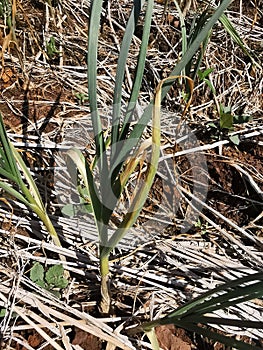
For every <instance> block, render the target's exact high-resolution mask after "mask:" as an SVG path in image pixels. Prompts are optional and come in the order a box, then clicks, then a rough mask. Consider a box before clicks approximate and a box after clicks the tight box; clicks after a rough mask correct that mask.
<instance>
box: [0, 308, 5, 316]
mask: <svg viewBox="0 0 263 350" xmlns="http://www.w3.org/2000/svg"><path fill="white" fill-rule="evenodd" d="M5 314H6V309H0V317H4V316H5Z"/></svg>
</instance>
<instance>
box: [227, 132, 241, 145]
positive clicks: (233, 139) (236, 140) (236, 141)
mask: <svg viewBox="0 0 263 350" xmlns="http://www.w3.org/2000/svg"><path fill="white" fill-rule="evenodd" d="M229 140H230V141H231V142H232V143H233V144H234V145H236V146H238V145H239V143H240V139H239V136H238V135H229Z"/></svg>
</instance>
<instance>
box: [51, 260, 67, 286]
mask: <svg viewBox="0 0 263 350" xmlns="http://www.w3.org/2000/svg"><path fill="white" fill-rule="evenodd" d="M63 274H64V268H63V266H62V265H61V264H60V265H54V266H51V267H50V268H49V269H48V270H47V272H46V275H45V280H46V282H47V284H48V285H49V288H50V287H51V286H54V287H55V288H56V287H57V288H66V287H67V285H68V281H67V280H66V279H65V278H64V277H63Z"/></svg>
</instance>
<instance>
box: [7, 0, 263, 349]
mask: <svg viewBox="0 0 263 350" xmlns="http://www.w3.org/2000/svg"><path fill="white" fill-rule="evenodd" d="M48 3H49V2H48V1H47V2H45V1H33V0H25V1H23V2H18V1H17V4H16V5H17V9H16V29H15V35H16V42H15V43H14V42H13V41H10V42H8V41H7V37H6V36H7V34H8V31H6V26H5V23H4V20H3V18H2V19H1V29H2V34H1V37H0V42H1V45H2V47H6V50H5V51H4V52H3V53H2V64H3V66H2V69H3V71H2V77H1V81H0V84H1V97H0V98H1V99H0V105H1V113H2V114H3V116H4V120H5V123H6V126H7V129H8V134H9V136H10V139H11V140H12V142H13V143H14V144H15V146H16V147H18V148H19V150H21V152H22V154H23V156H24V159H25V160H26V162H27V164H28V166H29V167H30V169H31V171H32V174H33V175H34V178H35V181H36V183H37V184H38V187H39V189H40V192H41V194H42V196H43V200H44V201H45V203H46V206H47V209H48V212H49V214H50V217H51V219H52V221H53V223H54V225H55V227H56V229H57V231H58V233H59V234H60V236H61V239H62V243H63V248H58V247H55V246H54V245H53V244H52V243H51V241H50V238H49V237H48V234H47V232H46V231H45V229H44V227H43V226H42V225H41V223H40V222H39V221H38V219H37V217H36V216H34V215H33V214H32V213H31V212H29V211H28V210H27V208H25V207H24V206H23V205H21V204H20V203H18V202H17V201H15V200H14V199H12V198H10V197H9V196H6V194H5V193H3V192H0V201H1V208H0V218H1V221H0V222H1V229H0V242H1V246H0V282H1V283H0V310H3V309H6V312H5V314H3V315H2V317H1V318H0V338H1V346H2V349H81V348H82V349H91V350H92V349H93V350H97V349H105V348H106V347H107V349H108V350H109V349H115V348H116V347H117V348H120V349H149V348H150V345H149V343H148V341H147V339H146V338H145V337H144V336H143V335H142V334H139V335H138V336H137V337H129V336H128V335H127V328H128V327H130V326H132V325H135V324H137V323H138V322H140V321H141V320H146V319H147V320H149V319H154V318H157V317H161V316H164V315H166V314H167V313H169V312H171V311H173V310H174V309H175V308H176V307H177V306H179V305H182V303H184V302H186V301H187V300H190V299H192V298H193V297H195V296H197V295H200V293H202V292H204V291H206V290H209V289H211V288H213V287H215V286H216V285H218V284H219V283H222V282H224V281H227V280H231V279H234V278H237V277H241V276H243V275H245V274H250V273H254V272H257V271H259V270H261V269H262V266H263V262H262V246H263V230H262V227H263V216H262V204H263V177H262V174H263V164H262V156H263V150H262V145H263V122H262V106H263V105H262V88H263V80H262V69H261V68H260V64H258V65H257V66H253V65H252V63H251V61H250V59H249V58H247V57H246V55H245V54H244V53H243V52H242V50H241V49H240V48H238V47H237V45H236V44H234V43H233V42H232V41H231V39H230V37H229V35H228V34H226V32H225V31H224V29H223V27H222V25H220V24H218V25H216V26H215V28H214V31H213V34H212V37H211V41H210V43H209V45H208V49H207V53H206V55H205V58H204V61H203V63H202V69H203V70H204V69H205V68H210V67H212V68H214V70H213V72H212V73H211V75H210V78H211V81H212V83H213V85H214V87H215V90H216V97H213V95H212V94H211V90H210V89H209V88H208V86H207V85H206V84H205V83H204V82H199V83H198V84H196V86H195V92H194V99H193V102H192V106H191V110H190V111H189V112H188V115H187V120H186V124H184V128H185V129H184V130H182V129H181V131H180V132H181V134H180V132H179V133H178V124H179V121H180V115H181V113H182V91H181V87H180V85H179V84H178V85H177V86H175V87H173V88H172V90H171V92H170V93H169V96H168V97H167V98H166V99H165V102H164V104H163V113H162V154H161V158H160V168H159V171H158V175H157V177H156V180H155V183H154V186H153V188H152V190H151V193H150V195H149V200H148V201H147V203H146V204H145V208H144V209H143V211H142V214H141V216H140V218H139V220H138V221H137V223H136V225H135V226H134V227H133V229H132V230H130V232H129V234H128V235H127V236H126V237H125V239H123V241H122V242H121V243H120V244H119V246H118V248H117V249H116V250H115V251H114V252H113V254H112V257H111V274H112V302H113V305H112V306H113V315H112V317H110V318H101V317H100V315H99V313H98V310H97V302H98V300H99V288H100V286H99V279H100V277H99V269H98V267H99V261H98V237H97V235H96V227H95V224H94V221H93V218H92V216H89V215H87V214H83V213H82V212H81V211H79V212H76V215H75V217H73V218H71V217H68V216H63V215H62V214H61V209H62V208H63V206H64V205H65V204H67V203H71V202H72V201H73V202H74V198H75V197H74V196H75V192H74V189H73V187H72V185H71V184H70V178H69V177H68V173H67V171H66V166H65V165H66V164H65V152H66V151H67V150H68V149H69V148H70V147H72V146H74V145H75V146H77V147H79V148H80V149H81V150H83V152H84V153H85V155H86V156H87V157H89V158H90V159H91V158H92V155H93V154H94V145H93V142H92V138H93V133H92V128H91V122H90V118H89V101H88V99H87V79H86V48H87V39H88V22H89V9H90V2H89V1H88V0H83V1H77V2H76V1H72V0H65V1H63V2H62V1H51V3H52V7H50V6H49V5H48ZM130 3H131V2H130V1H128V0H122V1H114V2H110V1H108V2H105V12H104V15H103V19H102V27H101V35H100V46H99V53H98V98H99V107H100V108H101V111H102V115H103V116H104V119H103V122H104V127H105V131H107V127H108V125H109V124H110V114H109V110H108V108H110V106H111V103H112V97H113V89H114V75H115V71H116V64H117V58H118V53H119V48H120V45H121V38H122V36H123V33H124V28H125V23H126V20H127V18H128V14H129V10H130V6H131V5H130ZM182 5H183V4H182ZM204 6H205V1H199V2H194V3H193V4H192V7H191V8H190V9H189V10H188V11H186V16H185V19H186V24H187V25H188V26H190V23H191V21H192V20H193V17H194V14H195V13H196V12H198V11H199V10H200V8H203V7H204ZM163 9H164V5H163V4H162V1H157V3H156V5H155V10H154V17H153V21H152V35H151V40H150V43H149V51H148V57H147V62H146V68H145V78H144V80H143V86H142V93H141V95H140V104H139V105H138V107H137V111H136V113H137V114H138V115H140V113H141V110H142V108H143V107H144V106H145V105H146V104H147V103H148V102H149V101H150V99H151V98H152V97H153V94H154V89H155V88H156V86H157V84H158V82H159V81H160V79H162V78H164V77H166V76H168V74H169V72H170V71H171V69H172V68H173V66H174V64H175V63H176V61H177V60H178V59H179V56H180V49H181V41H180V23H179V19H178V13H177V12H176V8H175V7H174V6H173V4H170V5H169V6H168V8H167V13H165V14H164V13H163ZM186 10H187V8H186ZM228 14H229V18H230V19H231V21H232V22H233V23H234V25H235V26H236V29H237V30H238V32H239V33H240V34H241V37H242V38H243V40H244V42H245V43H246V44H247V45H248V46H249V47H250V48H251V49H252V50H253V51H254V53H255V59H256V61H257V62H258V63H260V62H261V61H262V58H263V53H262V42H263V32H262V20H263V19H262V18H263V16H262V10H261V8H260V5H259V4H258V5H257V4H256V3H255V2H254V1H246V2H239V1H234V2H233V4H232V5H231V7H230V9H229V12H228ZM141 33H142V23H139V25H138V28H137V30H136V35H135V36H134V40H133V45H132V49H131V52H130V55H129V57H128V63H127V69H126V78H125V82H124V84H123V101H122V102H123V104H124V105H125V103H126V102H127V98H128V96H129V93H130V91H131V86H132V79H133V75H134V71H135V68H136V55H137V54H138V51H139V45H140V40H141ZM52 42H54V43H55V49H54V47H53V51H51V53H50V51H48V50H49V49H50V47H51V46H50V45H51V44H52ZM48 53H49V54H48ZM219 103H222V104H224V105H225V106H231V107H232V111H233V113H234V114H236V115H239V116H242V115H245V116H247V115H248V116H250V119H249V120H246V122H245V123H243V124H238V125H236V126H235V129H234V131H233V132H234V134H235V135H238V136H239V139H240V144H239V145H238V146H236V145H234V144H233V143H231V140H230V139H229V137H228V136H227V135H226V134H225V133H222V132H220V130H219V126H218V115H217V113H216V106H217V104H219ZM211 123H214V125H215V126H211ZM186 125H187V126H186ZM189 130H192V132H193V135H194V136H193V139H192V141H191V142H190V143H189V144H187V145H186V144H185V143H184V142H183V141H182V140H181V139H180V137H183V136H184V135H185V134H187V133H188V132H189ZM149 136H150V127H149V129H147V130H146V133H145V135H144V138H145V139H147V138H148V137H149ZM144 171H145V163H143V161H142V162H141V165H140V168H138V169H136V172H135V173H134V175H133V177H132V179H131V182H130V184H129V186H128V187H127V189H126V192H125V194H124V196H123V203H122V206H120V207H119V208H118V210H116V212H115V213H114V218H113V222H112V229H114V227H115V225H116V224H117V223H118V222H119V221H120V220H121V218H122V213H123V210H125V209H127V207H128V204H129V200H130V198H131V196H132V193H133V190H134V186H135V184H136V182H138V181H143V176H144ZM193 206H194V207H193ZM195 208H196V209H198V210H200V212H199V211H198V214H196V211H195ZM189 222H190V223H191V225H189ZM189 226H191V227H190V229H188V230H186V229H185V227H188V228H189ZM58 254H63V255H65V257H66V260H67V262H65V263H64V267H65V269H66V270H68V271H69V273H70V279H69V285H68V287H67V288H66V289H65V290H62V291H59V292H60V295H61V298H57V297H56V296H54V295H53V294H52V293H50V292H48V291H46V290H45V289H43V288H41V287H39V286H37V285H36V284H35V283H33V282H32V281H31V280H30V278H29V274H30V269H31V268H32V266H33V263H34V262H40V263H41V264H43V266H45V268H48V267H50V266H53V265H56V264H59V263H60V261H59V258H58ZM262 305H263V304H262V300H252V301H250V302H247V303H245V304H244V305H237V306H236V307H232V308H230V309H229V310H224V311H222V312H220V313H218V315H219V316H223V315H226V314H227V317H233V318H244V319H247V318H249V319H251V320H262V312H263V309H262ZM218 331H223V332H226V333H227V334H229V335H232V336H236V337H237V339H240V338H241V339H245V340H246V341H248V342H249V343H254V344H256V343H257V344H259V343H260V340H261V339H262V338H263V336H262V335H263V331H262V330H253V329H234V328H231V327H218ZM158 332H159V333H158V338H159V340H160V343H161V344H162V346H163V348H165V347H166V348H167V349H190V348H191V346H192V348H199V349H201V348H202V347H203V348H206V349H218V350H219V349H224V347H223V346H220V345H219V344H215V345H213V344H212V343H209V341H208V340H205V339H200V338H199V337H198V336H194V335H192V334H187V333H186V332H183V331H182V332H181V333H180V332H179V331H178V330H175V329H173V328H169V329H168V328H167V329H164V330H163V329H162V330H159V331H158ZM164 332H168V333H164ZM163 334H168V335H167V336H163ZM164 338H167V339H168V338H169V339H170V340H171V339H172V340H171V342H170V345H168V344H167V343H166V344H165V343H164V342H165V340H164ZM176 342H177V343H176ZM175 344H177V345H175ZM176 346H177V347H176ZM205 346H206V347H205Z"/></svg>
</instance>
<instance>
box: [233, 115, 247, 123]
mask: <svg viewBox="0 0 263 350" xmlns="http://www.w3.org/2000/svg"><path fill="white" fill-rule="evenodd" d="M250 120H251V116H250V115H233V123H234V124H244V123H248V122H249V121H250Z"/></svg>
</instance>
